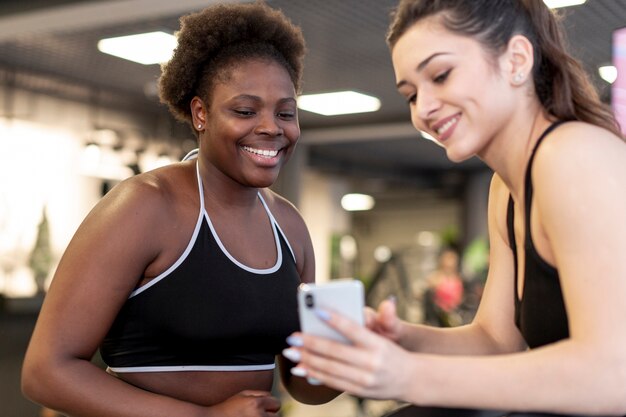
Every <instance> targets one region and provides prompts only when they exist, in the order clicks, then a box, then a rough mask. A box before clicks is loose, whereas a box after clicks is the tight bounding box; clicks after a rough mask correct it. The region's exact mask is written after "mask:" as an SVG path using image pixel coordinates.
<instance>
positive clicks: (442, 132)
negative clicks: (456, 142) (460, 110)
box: [436, 116, 460, 136]
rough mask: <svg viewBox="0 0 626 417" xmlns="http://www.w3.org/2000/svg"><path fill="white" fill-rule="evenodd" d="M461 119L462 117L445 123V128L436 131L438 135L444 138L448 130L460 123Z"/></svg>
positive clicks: (456, 117)
mask: <svg viewBox="0 0 626 417" xmlns="http://www.w3.org/2000/svg"><path fill="white" fill-rule="evenodd" d="M459 119H460V116H454V117H453V118H452V119H450V120H448V121H447V122H445V123H444V124H443V126H441V127H439V128H437V129H436V132H437V134H438V135H439V136H442V135H443V134H445V133H446V132H447V131H448V129H450V128H451V127H452V126H454V125H455V124H456V123H457V122H458V121H459Z"/></svg>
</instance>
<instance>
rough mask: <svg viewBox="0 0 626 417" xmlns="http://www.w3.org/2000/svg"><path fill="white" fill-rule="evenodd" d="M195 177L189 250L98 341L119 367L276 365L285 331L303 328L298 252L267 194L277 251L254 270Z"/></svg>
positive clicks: (141, 292) (130, 300)
mask: <svg viewBox="0 0 626 417" xmlns="http://www.w3.org/2000/svg"><path fill="white" fill-rule="evenodd" d="M197 177H198V187H199V193H200V202H201V203H200V210H199V215H198V220H197V223H196V227H195V230H194V232H193V235H192V236H191V239H190V241H189V244H188V246H187V249H186V250H185V251H184V253H183V254H182V255H181V256H180V258H179V259H178V260H177V261H176V262H175V263H174V264H173V265H172V266H171V267H170V268H169V269H168V270H167V271H165V272H163V273H162V274H161V275H159V276H158V277H156V278H154V279H152V280H151V281H150V282H149V283H148V284H146V285H144V286H142V287H140V288H138V289H136V290H135V291H134V292H133V293H131V295H130V297H129V298H128V300H127V301H126V303H125V304H124V306H123V307H122V309H121V310H120V312H119V313H118V316H117V318H116V319H115V321H114V323H113V325H112V327H111V329H110V330H109V332H108V334H107V335H106V337H105V339H104V341H103V343H102V345H101V347H100V351H101V354H102V358H103V360H104V362H105V363H106V364H107V365H108V366H109V367H110V368H111V369H112V370H113V371H115V372H154V371H254V370H268V369H273V368H274V367H275V364H274V357H275V355H277V354H278V353H279V352H280V351H281V350H282V349H283V348H284V347H286V342H285V339H286V337H287V336H288V335H289V334H291V333H292V332H294V331H297V330H298V328H299V324H298V312H297V303H296V290H297V287H298V285H299V284H300V275H299V274H298V271H297V269H296V263H295V257H294V256H293V252H292V250H291V247H290V246H289V243H288V242H287V239H286V237H285V236H284V234H283V233H282V231H281V230H280V227H279V226H278V223H277V222H276V220H275V219H274V217H273V216H272V213H271V212H270V211H269V208H268V207H267V205H266V204H265V201H264V200H263V197H262V196H261V194H259V200H260V203H262V204H263V206H264V207H265V210H266V212H267V215H268V218H269V220H270V223H271V226H272V230H273V232H274V239H275V244H276V250H277V260H276V264H275V265H274V266H273V267H271V268H268V269H254V268H250V267H248V266H246V265H243V264H241V263H240V262H238V261H237V260H236V259H235V258H234V257H232V255H230V254H229V253H228V251H227V250H226V248H225V247H224V246H223V244H222V242H221V240H220V239H219V236H218V235H217V233H216V232H215V230H214V228H213V225H212V223H211V219H210V218H209V216H208V214H207V212H206V210H205V209H204V196H203V192H202V182H201V178H200V175H199V173H197Z"/></svg>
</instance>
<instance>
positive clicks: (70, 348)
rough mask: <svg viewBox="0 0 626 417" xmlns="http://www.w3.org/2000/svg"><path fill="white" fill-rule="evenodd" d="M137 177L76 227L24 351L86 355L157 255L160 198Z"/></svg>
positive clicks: (89, 356) (88, 355)
mask: <svg viewBox="0 0 626 417" xmlns="http://www.w3.org/2000/svg"><path fill="white" fill-rule="evenodd" d="M157 194H158V192H156V191H155V190H154V189H153V187H152V186H150V185H147V184H145V183H139V182H138V181H131V182H128V183H122V184H120V185H119V186H118V187H116V188H115V189H113V190H112V191H111V192H110V193H109V194H107V195H106V196H105V197H104V198H103V199H102V200H101V201H100V202H99V203H98V204H97V205H96V206H95V207H94V209H93V210H92V211H91V213H90V214H89V215H88V216H87V217H86V218H85V220H84V221H83V222H82V224H81V225H80V226H79V228H78V230H77V231H76V233H75V235H74V237H73V238H72V240H71V242H70V244H69V245H68V247H67V249H66V251H65V253H64V254H63V257H62V259H61V261H60V263H59V266H58V268H57V270H56V273H55V276H54V279H53V281H52V284H51V286H50V289H49V292H48V294H47V295H46V299H45V302H44V305H43V307H42V311H41V314H40V316H39V319H38V323H37V325H36V328H35V331H34V333H33V338H32V342H31V347H30V348H29V351H31V353H32V354H34V353H35V352H41V351H45V354H46V355H50V356H57V357H59V358H60V357H61V356H62V357H66V358H69V357H80V358H84V359H90V358H91V355H93V353H94V352H95V350H96V349H97V347H98V345H99V344H100V342H101V340H102V338H103V337H104V335H105V334H106V331H107V330H108V328H109V326H110V324H111V322H112V321H113V320H114V318H115V316H116V314H117V312H118V310H119V309H120V308H121V306H122V304H123V303H124V301H125V300H126V299H127V297H128V295H129V293H130V292H131V291H132V290H133V288H134V287H135V286H136V285H137V283H138V281H139V279H140V278H141V277H142V275H143V272H144V270H145V268H146V265H147V264H148V263H149V262H150V261H151V260H152V259H154V258H155V257H156V255H157V253H158V247H157V245H158V243H157V242H158V239H156V235H155V234H154V233H155V232H154V230H155V229H156V228H155V227H154V224H158V223H155V220H156V219H155V218H154V215H155V213H157V212H158V210H157V208H158V207H159V200H161V199H160V198H159V196H158V195H157Z"/></svg>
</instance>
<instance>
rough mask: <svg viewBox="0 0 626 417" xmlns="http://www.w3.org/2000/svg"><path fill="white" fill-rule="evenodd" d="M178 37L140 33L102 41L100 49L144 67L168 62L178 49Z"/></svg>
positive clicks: (163, 33)
mask: <svg viewBox="0 0 626 417" xmlns="http://www.w3.org/2000/svg"><path fill="white" fill-rule="evenodd" d="M176 44H177V42H176V37H175V36H174V35H171V34H169V33H165V32H150V33H140V34H138V35H128V36H120V37H117V38H108V39H102V40H100V41H99V42H98V49H99V50H100V51H101V52H104V53H105V54H109V55H113V56H116V57H118V58H123V59H127V60H129V61H133V62H138V63H140V64H143V65H151V64H160V63H162V62H167V61H168V60H169V59H170V58H171V57H172V54H173V53H174V49H175V48H176Z"/></svg>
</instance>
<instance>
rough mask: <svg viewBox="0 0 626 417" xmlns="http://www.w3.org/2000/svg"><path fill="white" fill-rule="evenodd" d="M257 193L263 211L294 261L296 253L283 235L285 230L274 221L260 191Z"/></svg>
mask: <svg viewBox="0 0 626 417" xmlns="http://www.w3.org/2000/svg"><path fill="white" fill-rule="evenodd" d="M257 195H258V196H259V200H261V203H262V204H263V207H264V208H265V212H266V213H267V216H268V217H269V218H270V221H271V222H272V227H273V228H274V229H275V231H276V232H277V233H278V234H280V236H281V237H282V239H283V241H284V242H285V245H287V248H288V249H289V252H291V257H292V258H293V260H294V262H295V261H296V255H295V254H294V252H293V249H292V248H291V245H290V244H289V240H287V236H286V235H285V232H283V229H281V228H280V225H279V224H278V222H277V221H276V218H275V217H274V215H273V214H272V212H271V211H270V208H269V207H268V205H267V203H266V202H265V199H264V198H263V195H261V192H260V191H259V192H258V194H257Z"/></svg>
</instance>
